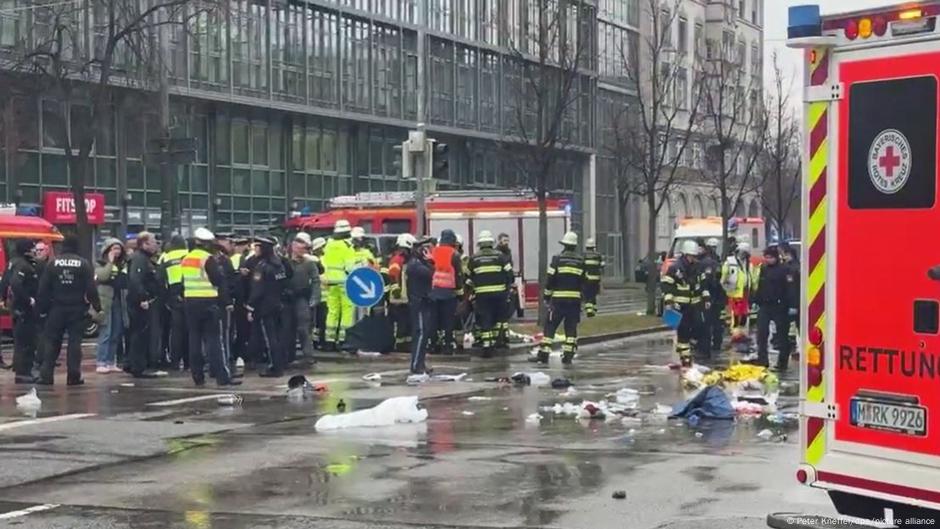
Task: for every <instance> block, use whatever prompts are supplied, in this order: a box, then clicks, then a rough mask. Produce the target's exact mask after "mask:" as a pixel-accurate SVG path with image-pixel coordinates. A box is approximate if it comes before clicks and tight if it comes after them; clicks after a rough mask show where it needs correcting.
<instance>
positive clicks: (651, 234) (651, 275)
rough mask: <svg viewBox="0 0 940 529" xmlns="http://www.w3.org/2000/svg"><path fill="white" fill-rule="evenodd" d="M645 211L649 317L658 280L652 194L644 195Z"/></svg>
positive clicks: (654, 213) (654, 203) (653, 312)
mask: <svg viewBox="0 0 940 529" xmlns="http://www.w3.org/2000/svg"><path fill="white" fill-rule="evenodd" d="M646 210H647V212H648V213H649V215H648V216H649V224H648V225H647V227H646V234H647V241H646V259H647V263H646V269H647V275H646V313H647V314H649V315H650V316H652V315H654V314H656V290H657V288H656V287H657V283H658V279H659V270H657V269H656V217H658V216H659V215H658V214H657V213H658V212H657V211H656V196H655V195H654V194H653V193H648V194H647V195H646Z"/></svg>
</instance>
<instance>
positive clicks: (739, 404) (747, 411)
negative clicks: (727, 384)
mask: <svg viewBox="0 0 940 529" xmlns="http://www.w3.org/2000/svg"><path fill="white" fill-rule="evenodd" d="M731 406H732V407H733V408H734V412H735V413H737V414H738V415H761V414H763V413H764V407H763V406H761V405H760V404H757V403H754V402H747V401H745V400H735V401H733V402H732V403H731Z"/></svg>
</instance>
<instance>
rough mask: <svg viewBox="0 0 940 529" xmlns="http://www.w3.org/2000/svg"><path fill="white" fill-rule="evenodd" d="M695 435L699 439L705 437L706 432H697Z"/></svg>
mask: <svg viewBox="0 0 940 529" xmlns="http://www.w3.org/2000/svg"><path fill="white" fill-rule="evenodd" d="M695 437H696V438H697V439H701V438H702V437H705V434H703V433H702V432H695Z"/></svg>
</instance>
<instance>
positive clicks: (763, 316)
mask: <svg viewBox="0 0 940 529" xmlns="http://www.w3.org/2000/svg"><path fill="white" fill-rule="evenodd" d="M793 280H794V279H793V276H792V272H791V269H790V268H789V267H787V266H786V265H784V264H782V263H781V262H780V253H779V251H778V250H777V248H775V247H770V248H767V249H766V250H764V264H763V265H761V266H759V267H757V271H756V273H755V274H754V283H755V286H754V296H753V301H754V302H755V303H757V307H758V308H757V364H758V365H762V366H764V367H768V366H769V365H770V360H769V356H768V346H769V344H768V340H769V337H770V322H774V327H775V328H776V330H777V333H783V334H782V336H786V333H788V332H789V331H790V317H789V310H790V305H791V303H790V292H791V286H790V285H791V283H792V282H793ZM778 347H779V351H780V355H779V356H778V358H777V366H776V367H777V369H778V370H782V371H785V370H786V369H787V367H789V361H790V340H788V339H783V340H780V341H779V343H778Z"/></svg>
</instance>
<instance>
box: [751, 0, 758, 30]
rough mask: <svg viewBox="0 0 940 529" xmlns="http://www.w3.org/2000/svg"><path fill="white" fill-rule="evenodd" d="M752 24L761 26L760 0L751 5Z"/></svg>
mask: <svg viewBox="0 0 940 529" xmlns="http://www.w3.org/2000/svg"><path fill="white" fill-rule="evenodd" d="M751 23H753V24H754V25H757V26H759V25H760V0H754V3H752V4H751Z"/></svg>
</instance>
